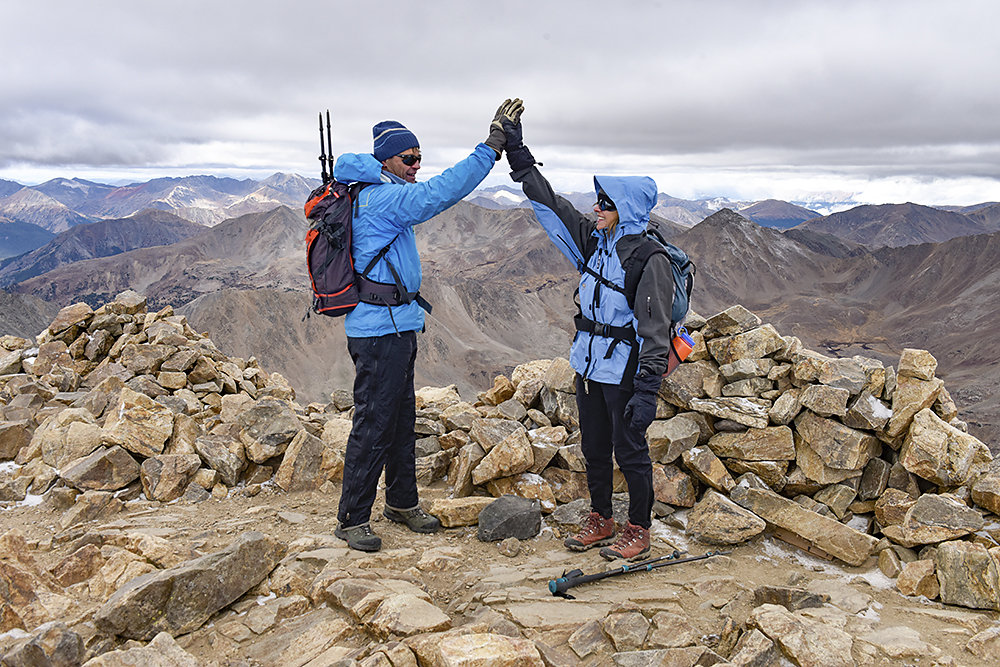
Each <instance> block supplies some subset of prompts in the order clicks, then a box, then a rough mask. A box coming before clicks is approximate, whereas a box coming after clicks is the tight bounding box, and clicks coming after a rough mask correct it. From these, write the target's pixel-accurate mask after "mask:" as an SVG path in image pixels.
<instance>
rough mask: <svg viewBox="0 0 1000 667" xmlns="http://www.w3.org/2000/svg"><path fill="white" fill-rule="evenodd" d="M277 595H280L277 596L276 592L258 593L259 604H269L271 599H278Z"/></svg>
mask: <svg viewBox="0 0 1000 667" xmlns="http://www.w3.org/2000/svg"><path fill="white" fill-rule="evenodd" d="M277 597H278V596H277V595H275V594H274V593H268V594H267V595H258V596H257V604H259V605H261V606H264V605H265V604H267V603H268V602H269V601H271V600H274V599H276V598H277Z"/></svg>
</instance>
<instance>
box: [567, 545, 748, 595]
mask: <svg viewBox="0 0 1000 667" xmlns="http://www.w3.org/2000/svg"><path fill="white" fill-rule="evenodd" d="M682 553H687V552H686V551H684V552H681V551H674V552H673V553H671V554H668V555H666V556H660V557H659V558H651V559H649V560H644V561H641V562H638V563H632V564H626V565H622V566H621V567H619V568H615V569H614V570H607V571H605V572H597V573H594V574H584V573H583V571H582V570H572V571H570V572H565V573H563V576H561V577H559V578H558V579H552V580H551V581H549V592H551V593H552V595H554V596H557V597H561V598H565V599H567V600H572V599H574V598H573V596H572V595H569V594H568V593H567V592H566V591H568V590H569V589H571V588H573V587H574V586H579V585H580V584H586V583H589V582H591V581H598V580H599V579H607V578H608V577H615V576H618V575H620V574H629V573H631V572H641V571H647V572H648V571H651V570H655V569H656V568H658V567H666V566H668V565H678V564H680V563H690V562H692V561H696V560H704V559H705V558H711V557H712V556H728V555H729V554H730V553H731V552H729V551H707V552H705V553H704V554H702V555H701V556H691V557H689V558H679V556H680V555H681V554H682Z"/></svg>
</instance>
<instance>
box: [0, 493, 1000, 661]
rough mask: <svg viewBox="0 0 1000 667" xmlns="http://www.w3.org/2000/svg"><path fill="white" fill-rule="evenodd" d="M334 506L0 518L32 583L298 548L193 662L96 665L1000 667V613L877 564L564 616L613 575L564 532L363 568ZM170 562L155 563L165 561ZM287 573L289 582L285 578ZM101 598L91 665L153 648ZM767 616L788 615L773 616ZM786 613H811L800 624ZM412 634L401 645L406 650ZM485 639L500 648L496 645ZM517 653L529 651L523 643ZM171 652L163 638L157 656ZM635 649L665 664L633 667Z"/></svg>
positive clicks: (604, 595)
mask: <svg viewBox="0 0 1000 667" xmlns="http://www.w3.org/2000/svg"><path fill="white" fill-rule="evenodd" d="M447 492H448V489H447V487H446V485H444V484H443V483H442V482H437V483H435V484H434V485H433V486H432V487H431V488H427V489H425V490H424V491H423V495H424V498H425V499H428V500H429V499H433V498H436V497H444V496H446V495H447ZM337 497H338V489H337V488H336V487H333V488H329V489H326V490H324V491H314V492H299V493H292V494H289V493H286V492H284V491H282V490H281V489H279V488H277V487H273V486H270V485H268V486H267V487H266V488H265V489H264V490H262V491H261V493H260V494H258V495H257V496H255V497H253V498H248V497H246V496H244V495H240V494H233V495H231V496H230V497H227V498H223V499H218V500H215V499H211V500H206V501H204V502H200V503H193V502H186V501H178V502H175V503H172V504H169V505H161V504H159V503H155V502H150V501H147V500H143V499H135V500H132V501H128V502H127V503H126V504H125V507H124V508H123V510H122V511H121V512H119V513H118V514H116V515H115V516H114V517H110V518H109V519H107V520H104V521H97V522H93V523H89V524H87V525H86V526H84V527H81V528H79V529H76V530H71V531H69V532H64V531H60V530H59V527H58V522H59V519H60V517H61V515H62V511H61V510H59V509H56V508H54V507H52V506H51V505H50V504H49V503H42V504H40V505H35V506H19V507H14V508H10V509H8V510H6V511H4V512H3V513H0V526H2V529H3V531H4V532H5V533H6V532H7V531H9V530H11V529H14V530H18V531H20V532H21V533H22V534H23V536H24V538H25V541H26V544H27V545H28V547H29V554H30V556H31V557H32V558H33V560H34V563H35V569H36V571H37V572H39V573H44V572H46V571H49V570H51V569H52V568H55V567H56V566H57V565H58V564H59V563H61V562H62V561H63V560H64V559H65V558H66V557H67V556H68V555H69V554H71V553H73V552H74V551H76V550H77V549H79V546H78V545H80V544H83V543H91V544H103V545H102V546H101V547H100V551H101V552H102V554H104V555H106V558H105V561H106V562H107V563H110V562H111V561H112V559H113V558H114V552H117V551H125V550H124V549H123V548H121V547H116V546H112V545H113V544H114V543H119V544H124V543H126V542H127V540H126V539H123V538H135V539H137V538H139V537H142V536H153V537H155V538H162V539H164V540H166V541H167V543H168V545H169V546H167V545H164V546H163V547H162V548H163V549H166V550H168V552H169V553H170V554H171V555H172V556H173V557H174V558H175V559H180V558H182V557H183V554H184V553H185V552H187V551H189V550H190V551H196V552H198V553H212V552H216V551H219V550H222V549H225V548H226V547H228V546H229V545H231V544H232V543H233V542H234V541H236V540H237V539H238V538H239V537H240V535H242V534H244V533H245V532H246V531H249V530H256V531H260V532H262V533H263V534H265V535H266V536H268V537H269V538H271V539H272V540H274V541H276V542H278V543H280V544H283V545H287V546H288V547H289V555H288V556H286V557H285V561H284V565H283V566H279V567H278V568H276V569H275V570H274V571H273V572H272V573H271V576H270V577H269V578H266V579H265V580H264V581H263V582H261V583H260V584H259V585H257V586H256V587H255V588H253V589H252V590H251V591H250V592H248V593H247V594H245V595H242V596H241V597H240V598H239V599H238V600H237V601H236V602H234V603H233V604H231V605H229V606H227V607H226V608H225V609H223V610H222V611H220V612H217V613H214V614H212V615H211V616H210V617H209V618H208V620H207V622H206V623H205V624H204V625H202V626H201V627H199V628H198V629H196V630H194V631H192V632H189V633H186V634H182V635H179V636H178V637H177V639H176V643H177V645H178V647H179V648H180V649H182V650H183V651H185V652H186V653H187V654H189V655H190V656H191V659H192V662H190V663H185V662H183V661H182V660H181V659H180V658H178V659H177V660H176V661H175V662H166V661H164V662H156V661H155V660H152V659H151V661H150V662H145V663H142V662H135V663H127V662H124V661H119V662H113V661H108V662H104V663H100V662H95V663H94V664H165V665H166V664H170V665H173V664H209V663H212V662H215V663H217V664H220V665H234V666H235V665H305V664H309V665H329V664H336V662H337V661H338V660H342V659H343V660H347V659H349V658H354V659H356V660H359V661H361V662H362V664H372V665H406V664H411V665H412V664H417V663H415V662H414V653H413V651H412V650H411V648H410V647H411V646H415V645H416V642H415V641H414V640H415V639H419V638H420V637H421V632H427V631H429V630H434V631H435V633H436V634H438V635H440V634H448V633H442V632H441V630H442V628H441V627H439V624H441V623H444V624H445V625H448V626H450V627H452V628H454V629H455V631H454V632H455V634H456V636H462V635H465V636H466V637H468V636H471V635H473V634H476V635H477V636H478V641H480V642H481V645H482V648H486V646H487V645H489V647H490V650H491V651H498V652H500V653H501V655H508V656H513V655H521V654H522V653H523V654H524V655H531V656H533V657H536V661H535V662H531V661H529V660H528V659H527V658H523V660H522V661H521V662H514V661H511V662H503V661H501V660H500V659H498V660H497V662H496V663H495V664H543V663H541V662H537V659H541V660H543V661H544V664H553V665H573V664H594V665H599V664H623V665H638V664H665V665H681V664H685V665H694V664H703V665H705V664H713V663H712V662H709V661H707V660H710V659H718V658H714V657H713V658H709V657H708V656H710V655H712V654H709V653H707V650H711V651H712V652H713V653H718V654H720V655H723V656H732V655H733V652H732V651H731V647H732V644H733V641H734V639H735V637H734V635H735V634H736V631H735V630H734V628H736V627H743V626H745V625H747V624H748V619H750V618H754V619H755V620H753V621H750V622H749V625H750V626H755V625H758V624H759V625H758V627H763V628H764V629H765V631H766V632H768V633H771V636H782V637H783V638H784V639H783V642H784V643H783V645H784V646H787V648H786V650H785V652H784V653H781V652H780V651H776V650H775V649H773V648H771V649H770V653H769V654H768V652H767V650H766V646H767V644H768V642H764V648H765V650H764V651H761V652H762V653H764V655H765V657H764V658H763V659H762V661H761V662H734V663H733V664H761V665H766V664H774V665H778V664H789V663H788V662H783V660H790V661H792V662H793V663H794V664H800V665H834V664H852V663H851V662H849V660H850V659H853V660H854V661H855V662H856V663H857V664H869V665H884V664H899V665H906V664H908V665H984V666H985V665H994V664H996V658H995V656H996V655H997V650H998V643H1000V621H998V617H997V614H996V613H992V612H984V611H972V610H968V609H961V608H957V607H954V606H949V605H943V604H941V603H939V602H932V601H929V600H927V599H926V598H918V597H906V596H903V595H901V594H900V593H899V592H898V591H897V590H896V589H895V586H894V585H893V582H892V581H891V580H890V579H888V578H887V577H886V576H885V575H884V574H882V573H881V571H880V570H879V569H878V568H877V567H876V566H874V564H868V565H866V566H863V567H849V566H844V565H842V564H840V565H838V564H836V563H834V562H831V561H826V560H823V559H820V558H816V557H814V556H811V555H809V554H806V553H805V552H803V551H801V550H800V549H798V548H796V547H792V546H790V545H788V544H786V543H784V542H782V541H780V540H778V539H776V538H774V537H773V536H770V535H766V534H764V535H761V536H758V537H757V538H754V539H753V540H752V541H750V542H749V543H746V544H743V545H739V546H737V547H734V548H732V552H731V554H730V555H728V556H717V557H714V558H711V559H706V560H702V561H696V562H692V563H681V564H678V565H676V566H671V567H664V568H660V569H657V570H654V571H652V572H639V573H635V574H627V575H622V576H619V577H615V578H609V579H605V580H602V581H598V582H594V583H590V584H585V585H582V586H580V587H577V588H574V589H571V591H570V592H571V593H572V594H573V595H574V596H575V597H576V599H574V600H563V599H560V598H555V597H553V596H552V595H550V593H549V590H548V586H547V583H548V581H549V580H551V579H554V578H557V577H559V576H561V575H562V574H563V572H564V570H568V569H573V568H580V569H582V570H584V571H585V572H587V573H591V572H600V571H603V570H604V569H605V568H606V567H609V566H610V565H612V564H608V563H606V562H605V561H603V560H602V559H601V558H600V557H599V556H598V555H597V554H596V553H593V552H590V553H585V554H576V553H569V552H567V551H566V550H565V549H564V548H563V547H562V544H561V539H560V538H561V536H562V534H563V533H562V531H561V530H560V528H559V526H558V525H551V524H554V522H551V521H549V520H546V526H545V527H544V528H543V530H542V531H541V534H540V535H539V536H537V537H535V538H532V539H527V540H516V539H514V538H511V539H510V540H508V541H505V542H493V543H484V542H480V541H479V540H478V539H477V535H476V529H475V528H474V527H463V528H451V529H446V530H444V531H442V532H441V533H439V534H436V535H415V534H413V533H410V532H409V531H407V530H406V529H405V528H403V527H401V526H399V525H397V524H393V523H391V522H388V521H386V520H384V519H381V517H380V518H379V519H377V520H376V521H375V522H374V524H373V525H374V528H375V530H376V531H377V532H378V533H379V534H380V535H381V536H382V537H383V540H384V547H383V550H382V551H381V552H380V553H377V554H362V553H360V552H355V551H350V550H348V549H346V548H345V546H344V543H343V542H342V541H340V540H338V539H336V538H335V537H333V535H332V533H333V529H334V528H335V525H336V521H335V516H336V503H337ZM681 518H682V517H676V519H677V520H678V521H679V520H680V519H681ZM670 523H676V522H675V521H671V522H670ZM654 535H655V537H654V555H665V554H668V553H670V552H671V551H672V550H673V549H687V550H689V551H690V552H691V553H693V554H701V553H704V552H706V551H707V550H708V548H707V547H706V546H705V545H699V544H698V543H695V542H693V541H690V540H689V538H687V537H686V536H685V534H684V531H683V530H682V529H680V528H677V527H673V526H671V525H669V524H668V523H664V522H662V521H659V520H658V521H657V522H656V529H655V530H654ZM128 553H132V552H128ZM164 558H165V560H163V561H162V562H163V564H167V563H169V562H171V559H170V558H168V557H164ZM136 560H139V559H138V558H136ZM613 565H620V564H613ZM293 567H294V568H295V569H296V571H297V572H296V576H291V575H289V574H288V572H287V571H283V568H284V569H285V570H287V569H292V568H293ZM121 571H122V568H121V567H119V568H118V569H117V572H121ZM117 572H116V573H117ZM321 573H325V574H324V576H322V577H321V576H320V575H321ZM112 576H114V575H113V574H102V575H101V578H108V579H110V578H111V577H112ZM336 577H343V578H342V579H340V580H339V581H341V582H353V583H354V585H355V586H357V587H358V588H359V589H360V590H359V591H353V592H349V593H347V592H344V591H343V589H340V590H338V591H336V592H331V591H330V588H331V587H330V586H327V587H325V588H321V587H320V585H321V584H322V583H324V582H325V581H328V580H329V581H333V580H334V579H335V578H336ZM316 580H319V583H320V585H315V584H316ZM381 584H387V585H389V586H390V587H391V589H392V591H393V593H396V592H397V591H403V590H406V591H412V592H413V593H414V594H415V595H417V596H419V598H420V599H423V600H425V601H427V602H430V603H431V605H433V607H434V609H436V610H438V611H439V613H440V615H441V616H442V617H446V618H447V619H448V620H447V622H444V621H442V619H440V618H438V617H436V616H434V617H431V615H430V614H428V613H427V610H426V609H425V608H424V607H423V606H419V607H418V606H417V605H416V604H414V607H413V608H412V609H407V608H405V607H404V608H401V609H400V611H399V612H398V615H397V616H396V617H394V618H391V619H390V618H389V616H386V617H385V618H381V619H377V618H372V617H370V616H366V615H365V612H364V611H362V610H363V609H365V608H368V609H370V608H371V607H372V606H373V605H374V604H375V602H374V599H379V598H385V597H386V594H385V593H382V592H376V593H373V594H372V593H370V592H369V587H371V588H375V587H376V586H377V585H381ZM76 586H77V587H81V586H82V587H83V588H84V589H86V588H87V584H77V585H76ZM769 587H779V589H778V590H774V589H771V588H769ZM70 588H72V587H70ZM96 588H98V587H97V586H95V585H93V584H90V590H84V591H81V592H80V593H81V594H79V595H75V594H74V595H73V598H74V599H73V602H72V603H71V604H69V605H68V606H67V608H66V609H65V615H64V616H62V622H63V623H65V624H66V625H67V626H68V628H71V629H72V631H74V632H76V633H77V634H78V635H80V637H81V641H82V644H83V646H84V651H83V654H82V655H81V657H84V656H86V655H88V654H89V653H94V652H98V651H101V650H105V649H111V648H113V647H115V646H118V647H119V649H118V650H122V649H129V647H132V648H131V651H132V652H133V654H135V653H136V652H137V651H139V650H140V649H139V648H138V647H139V646H141V645H142V644H143V643H144V642H136V641H134V640H133V641H124V642H121V641H119V642H111V641H109V640H107V639H102V638H101V635H100V634H99V633H98V632H97V631H96V628H95V625H94V621H93V617H94V615H95V613H96V612H97V611H98V609H99V608H100V606H101V605H102V604H103V602H104V597H103V595H101V594H97V595H95V594H93V593H96V592H98V591H96ZM789 588H790V589H792V591H789V590H787V589H789ZM783 589H784V590H783ZM74 593H75V591H74ZM362 594H365V595H373V600H368V601H367V602H366V601H364V600H363V599H362ZM825 596H828V597H825ZM789 598H790V599H789ZM827 599H828V600H829V601H828V602H823V600H827ZM765 600H770V601H771V603H772V604H775V603H776V604H777V605H779V606H767V604H766V603H764V602H763V601H765ZM411 603H412V599H411ZM781 604H785V605H787V606H788V607H789V608H792V609H796V607H797V606H798V605H803V606H802V607H801V608H799V609H797V611H795V612H794V613H790V612H788V611H786V607H785V606H780V605H781ZM359 611H360V612H361V613H360V616H359ZM364 618H368V619H369V620H368V621H363V620H361V619H364ZM776 628H781V629H780V630H778V629H776ZM36 633H37V629H35V630H34V631H33V632H31V633H25V632H14V631H11V632H8V633H6V634H5V635H3V636H2V638H0V642H2V643H0V651H3V650H10V647H12V646H16V645H17V643H18V641H19V640H20V641H21V642H23V641H24V639H19V638H22V637H31V636H35V635H36ZM410 633H414V634H412V635H411V638H410V639H404V640H403V644H402V645H398V644H397V643H396V641H397V640H398V639H402V638H403V637H404V636H405V635H407V634H410ZM487 635H491V636H492V639H491V641H490V642H488V641H487V639H486V637H487ZM429 636H433V635H429ZM511 638H524V639H527V640H529V641H528V642H527V643H520V644H514V643H513V642H510V641H509V640H510V639H511ZM758 639H760V637H758ZM165 641H166V637H162V638H161V643H163V642H165ZM744 643H745V644H750V642H749V640H746V641H745V642H744ZM404 646H406V647H407V648H405V649H404V648H403V647H404ZM701 647H705V648H704V649H703V648H701ZM531 648H534V651H535V652H534V653H533V652H532V651H531ZM639 649H645V650H647V651H660V652H661V653H659V654H656V655H655V656H654V655H651V654H645V655H639V654H633V652H634V651H637V650H639ZM160 650H161V651H162V650H165V649H160ZM468 650H471V649H468ZM754 650H760V647H758V648H757V649H754ZM380 653H381V654H383V655H384V657H382V656H380V655H379V654H380ZM109 655H112V654H106V659H107V656H109ZM417 655H419V654H417ZM494 655H495V654H494ZM768 655H769V656H770V657H767V656H768ZM661 656H663V657H661ZM134 657H136V658H138V655H137V654H135V655H134ZM699 659H701V660H702V662H698V660H699ZM366 660H367V661H366ZM387 660H388V661H387ZM9 664H20V663H13V662H11V663H9ZM63 664H72V663H63ZM343 664H348V663H347V662H345V663H343ZM419 664H473V663H462V662H458V661H454V662H445V661H441V662H426V663H425V662H422V661H421V662H420V663H419ZM475 664H490V663H488V662H484V663H475Z"/></svg>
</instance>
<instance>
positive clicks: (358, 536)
mask: <svg viewBox="0 0 1000 667" xmlns="http://www.w3.org/2000/svg"><path fill="white" fill-rule="evenodd" d="M333 534H334V535H336V536H337V537H339V538H340V539H342V540H345V541H346V542H347V546H349V547H350V548H352V549H357V550H358V551H378V550H379V549H381V548H382V538H381V537H379V536H378V535H376V534H375V533H373V532H372V527H371V525H370V524H367V523H363V524H361V525H359V526H350V527H348V528H344V526H343V525H338V526H337V529H336V530H334V531H333Z"/></svg>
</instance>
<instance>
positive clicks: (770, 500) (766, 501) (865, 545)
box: [731, 486, 878, 565]
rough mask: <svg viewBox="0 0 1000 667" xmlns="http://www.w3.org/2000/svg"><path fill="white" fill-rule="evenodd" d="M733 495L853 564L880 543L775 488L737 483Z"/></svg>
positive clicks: (766, 516) (778, 523) (759, 513)
mask: <svg viewBox="0 0 1000 667" xmlns="http://www.w3.org/2000/svg"><path fill="white" fill-rule="evenodd" d="M731 497H732V499H733V500H734V501H736V502H737V503H738V504H739V505H740V506H741V507H743V508H745V509H748V510H750V511H751V512H753V513H754V514H756V515H757V516H759V517H761V518H762V519H764V520H765V521H767V522H769V523H773V524H774V525H776V526H778V527H780V528H784V529H785V530H787V531H790V532H792V533H795V534H796V535H799V536H800V537H802V538H804V539H805V540H807V541H809V542H811V543H812V544H814V545H816V546H817V547H819V548H820V549H822V550H823V551H825V552H827V553H828V554H830V555H831V556H834V557H835V558H839V559H840V560H842V561H844V562H845V563H848V564H850V565H861V564H863V563H864V562H865V561H866V560H868V556H870V555H871V554H872V552H873V551H874V550H875V546H876V545H877V544H878V540H876V539H875V538H874V537H872V536H871V535H867V534H865V533H862V532H861V531H858V530H855V529H854V528H851V527H850V526H847V525H845V524H842V523H840V522H839V521H837V520H836V519H831V518H828V517H825V516H823V515H821V514H817V513H816V512H813V511H812V510H809V509H806V508H805V507H803V506H802V505H800V504H798V503H797V502H795V501H794V500H789V499H788V498H784V497H782V496H779V495H778V494H776V493H774V492H773V491H769V490H766V489H748V488H744V487H742V486H737V487H736V488H734V489H733V491H732V493H731Z"/></svg>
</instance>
